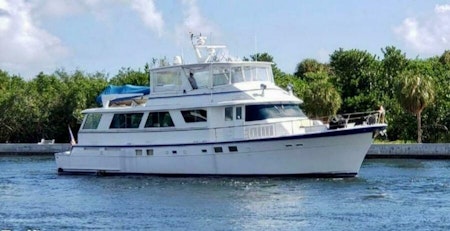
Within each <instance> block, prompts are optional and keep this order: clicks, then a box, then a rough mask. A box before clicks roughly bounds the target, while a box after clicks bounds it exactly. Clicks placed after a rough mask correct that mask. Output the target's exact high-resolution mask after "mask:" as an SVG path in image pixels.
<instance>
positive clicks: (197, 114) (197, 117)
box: [181, 109, 207, 123]
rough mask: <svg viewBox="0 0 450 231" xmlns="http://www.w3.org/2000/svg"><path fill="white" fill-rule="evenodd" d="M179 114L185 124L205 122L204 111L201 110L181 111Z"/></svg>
mask: <svg viewBox="0 0 450 231" xmlns="http://www.w3.org/2000/svg"><path fill="white" fill-rule="evenodd" d="M181 114H182V115H183V118H184V121H185V122H186V123H195V122H206V121H207V114H206V110H203V109H197V110H188V111H181Z"/></svg>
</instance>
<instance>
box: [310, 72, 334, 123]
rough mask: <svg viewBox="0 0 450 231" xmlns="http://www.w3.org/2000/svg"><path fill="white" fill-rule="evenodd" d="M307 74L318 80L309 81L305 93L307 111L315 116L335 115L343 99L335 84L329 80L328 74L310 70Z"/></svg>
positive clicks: (311, 115)
mask: <svg viewBox="0 0 450 231" xmlns="http://www.w3.org/2000/svg"><path fill="white" fill-rule="evenodd" d="M306 76H307V77H308V79H316V80H317V81H312V82H309V83H308V85H307V88H306V90H305V93H304V95H303V101H304V103H303V109H304V110H305V113H306V114H307V115H308V116H310V117H313V118H319V117H325V116H329V115H335V114H336V112H337V111H338V110H339V108H340V107H341V104H342V99H341V96H340V95H339V92H338V91H337V90H336V89H335V88H334V86H333V84H332V83H331V82H329V81H328V76H327V74H326V73H324V72H320V73H312V72H309V73H307V74H306Z"/></svg>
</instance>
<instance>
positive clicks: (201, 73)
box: [185, 66, 210, 88]
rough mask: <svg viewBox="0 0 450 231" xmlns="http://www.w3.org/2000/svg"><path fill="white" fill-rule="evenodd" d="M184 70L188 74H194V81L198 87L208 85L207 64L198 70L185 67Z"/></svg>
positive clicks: (208, 73)
mask: <svg viewBox="0 0 450 231" xmlns="http://www.w3.org/2000/svg"><path fill="white" fill-rule="evenodd" d="M185 72H186V73H187V75H188V76H189V73H193V74H194V79H195V82H197V87H198V88H207V87H209V75H210V72H209V66H208V68H205V69H199V70H190V69H186V70H185Z"/></svg>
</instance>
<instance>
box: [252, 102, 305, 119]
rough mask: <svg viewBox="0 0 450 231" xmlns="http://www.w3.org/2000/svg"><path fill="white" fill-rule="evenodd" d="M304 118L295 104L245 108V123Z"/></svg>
mask: <svg viewBox="0 0 450 231" xmlns="http://www.w3.org/2000/svg"><path fill="white" fill-rule="evenodd" d="M286 117H306V116H305V114H303V112H302V111H301V110H300V107H299V105H297V104H265V105H248V106H246V107H245V121H256V120H265V119H271V118H286Z"/></svg>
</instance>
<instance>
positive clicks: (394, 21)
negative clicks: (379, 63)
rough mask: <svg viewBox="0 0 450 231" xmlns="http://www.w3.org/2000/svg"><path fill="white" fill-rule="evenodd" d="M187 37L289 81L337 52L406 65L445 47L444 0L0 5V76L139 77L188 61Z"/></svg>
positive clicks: (448, 34)
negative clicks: (221, 47) (159, 61)
mask: <svg viewBox="0 0 450 231" xmlns="http://www.w3.org/2000/svg"><path fill="white" fill-rule="evenodd" d="M189 32H193V33H202V34H204V35H207V36H208V37H209V41H211V40H212V42H214V43H220V44H226V45H228V48H229V51H230V53H231V54H232V55H233V56H236V57H243V56H247V57H248V56H249V55H251V54H254V53H256V52H267V53H269V54H270V55H272V56H273V57H274V59H275V60H274V61H275V62H276V63H277V65H278V67H280V68H281V70H282V71H285V72H287V73H293V72H294V71H295V68H296V65H297V64H298V63H299V62H300V61H302V60H303V59H305V58H314V59H317V60H319V61H321V62H328V59H329V55H330V54H331V53H332V52H333V51H335V50H336V49H338V48H340V47H342V48H344V49H353V48H356V49H360V50H367V51H369V52H370V53H372V54H376V55H379V56H381V48H384V47H386V46H391V45H393V46H395V47H397V48H399V49H401V50H402V51H403V52H404V53H406V55H407V56H408V57H410V58H415V57H419V58H427V57H430V56H434V55H441V54H442V53H443V52H444V51H445V50H446V49H447V50H448V49H450V2H449V1H439V0H422V1H418V0H396V1H392V0H373V1H372V0H366V1H361V0H345V1H331V0H329V1H324V0H323V1H321V0H227V1H224V0H221V1H215V0H197V1H196V0H184V1H181V0H0V69H2V70H5V71H7V72H8V73H10V74H18V75H21V76H22V77H24V78H25V79H30V78H33V77H34V76H36V75H37V74H38V73H39V72H40V71H43V72H44V73H47V74H51V73H53V72H54V71H55V70H57V69H64V70H66V71H68V72H73V71H75V70H82V71H85V72H88V73H93V72H97V71H100V72H104V73H107V74H109V76H110V77H112V76H114V75H115V74H117V71H118V70H119V69H120V68H122V67H126V68H127V67H131V68H133V69H138V68H141V70H142V69H143V67H144V65H145V63H150V62H151V60H152V58H163V57H167V59H168V60H169V61H172V58H173V57H174V56H175V55H182V56H183V57H184V59H185V61H188V62H189V61H191V62H192V61H194V56H193V53H192V49H191V48H192V47H191V45H190V40H189Z"/></svg>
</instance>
